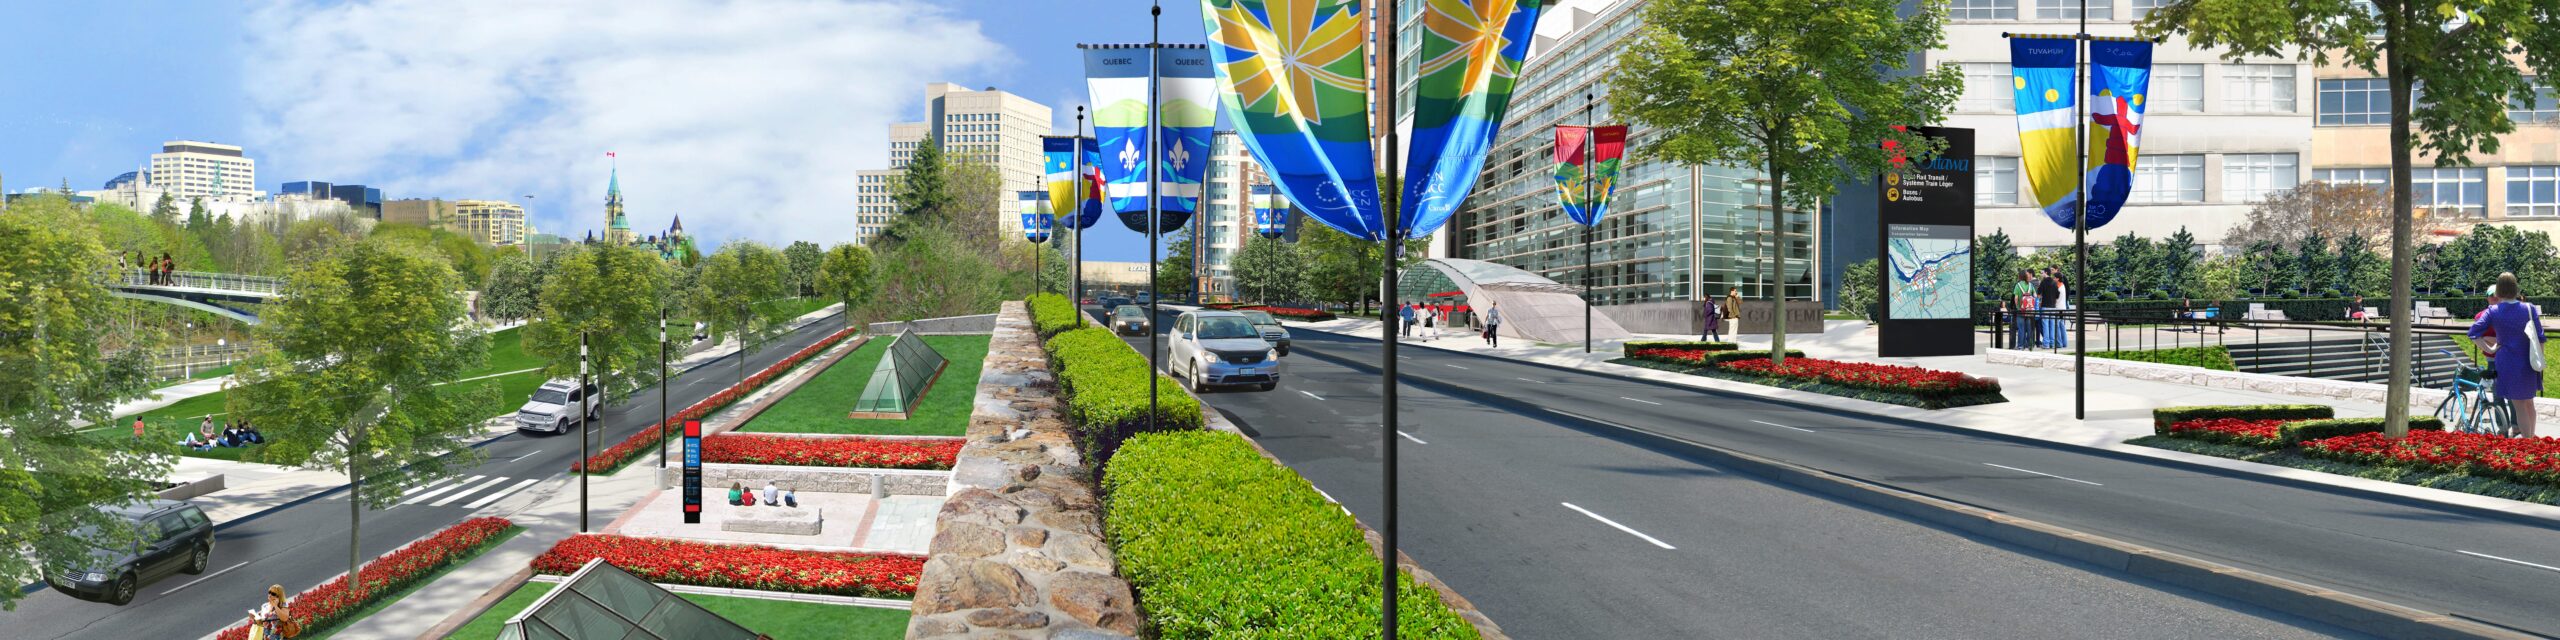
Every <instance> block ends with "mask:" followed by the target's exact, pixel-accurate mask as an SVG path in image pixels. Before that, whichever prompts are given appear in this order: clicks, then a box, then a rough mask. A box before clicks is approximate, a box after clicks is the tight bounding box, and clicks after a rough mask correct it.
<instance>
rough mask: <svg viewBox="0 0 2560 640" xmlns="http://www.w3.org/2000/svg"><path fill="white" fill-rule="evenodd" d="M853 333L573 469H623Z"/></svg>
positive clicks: (834, 337) (821, 343)
mask: <svg viewBox="0 0 2560 640" xmlns="http://www.w3.org/2000/svg"><path fill="white" fill-rule="evenodd" d="M852 335H853V329H842V330H838V331H836V332H835V333H831V334H828V335H827V337H825V338H821V339H819V340H818V342H817V343H815V344H811V345H809V346H808V347H806V348H803V349H801V350H799V351H794V352H792V353H791V355H790V356H789V357H785V358H783V359H782V360H781V361H778V362H775V363H773V366H769V367H765V368H764V370H762V371H758V372H756V373H755V375H751V376H747V379H746V381H745V382H740V383H738V384H734V385H730V386H729V387H728V388H726V389H721V390H720V392H719V393H714V394H711V397H708V398H703V399H702V401H701V402H696V403H693V404H692V405H690V406H687V407H685V408H684V410H682V411H677V412H673V413H670V414H668V416H667V419H666V421H665V422H660V423H658V424H655V425H651V426H649V427H648V428H644V429H641V430H640V432H639V433H634V434H631V437H629V438H624V439H623V440H622V442H619V443H616V444H614V445H613V446H610V447H605V449H604V451H601V452H597V453H596V454H595V455H592V456H588V457H587V459H585V460H580V461H577V462H572V463H569V472H570V473H587V470H588V469H601V470H602V471H600V472H599V473H612V472H613V470H614V469H619V468H621V467H622V465H625V464H629V463H630V462H631V461H632V460H636V459H639V457H640V454H643V453H648V452H650V451H655V450H657V447H658V443H659V442H660V439H661V437H663V438H665V439H667V440H674V439H676V438H681V437H683V436H684V421H686V420H700V419H702V418H704V417H706V416H709V415H711V414H712V412H715V411H719V410H720V409H721V408H723V407H727V406H729V404H730V403H734V402H737V401H739V400H743V399H745V398H746V397H747V395H748V394H752V393H755V391H756V390H757V389H761V388H764V385H765V384H767V383H770V382H773V381H774V379H776V378H780V377H782V374H783V373H785V372H788V371H790V370H791V368H792V367H796V366H800V363H802V362H805V361H807V360H808V359H809V358H811V357H814V356H816V355H818V354H819V353H821V352H824V351H826V350H827V348H828V347H833V346H835V345H836V343H838V342H842V341H844V339H845V338H847V337H850V336H852ZM662 431H663V432H664V433H665V435H664V436H660V435H659V434H660V432H662Z"/></svg>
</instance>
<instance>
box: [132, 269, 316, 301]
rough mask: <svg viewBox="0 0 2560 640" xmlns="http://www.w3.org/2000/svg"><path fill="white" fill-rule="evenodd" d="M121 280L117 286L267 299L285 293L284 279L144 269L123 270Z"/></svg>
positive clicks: (208, 272)
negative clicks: (195, 291)
mask: <svg viewBox="0 0 2560 640" xmlns="http://www.w3.org/2000/svg"><path fill="white" fill-rule="evenodd" d="M120 277H121V280H119V281H118V284H119V285H120V286H122V287H125V288H149V289H198V290H205V291H219V292H224V293H241V294H255V295H267V296H272V295H277V294H280V293H283V292H284V279H283V278H272V277H267V276H244V275H239V274H234V273H215V272H210V271H172V272H168V273H159V272H156V271H148V270H143V269H125V270H124V271H123V272H122V273H121V274H120Z"/></svg>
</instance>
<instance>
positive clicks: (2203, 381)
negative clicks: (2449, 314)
mask: <svg viewBox="0 0 2560 640" xmlns="http://www.w3.org/2000/svg"><path fill="white" fill-rule="evenodd" d="M1984 358H1985V360H1987V361H1989V362H1990V363H1992V364H2009V365H2018V366H2024V367H2037V368H2042V369H2058V370H2062V371H2070V370H2072V366H2071V365H2072V360H2073V359H2074V356H2073V355H2072V354H2057V353H2039V352H2034V351H2018V350H2014V349H1990V350H1987V351H1986V352H1985V353H1984ZM2089 374H2090V375H2099V376H2116V377H2120V378H2131V379H2135V380H2150V381H2154V382H2168V383H2175V384H2184V385H2192V386H2198V387H2205V388H2210V389H2228V390H2232V391H2255V392H2259V393H2273V394H2281V395H2288V396H2296V397H2300V398H2302V399H2305V400H2321V399H2328V400H2352V401H2357V402H2371V403H2374V404H2382V403H2383V401H2384V400H2383V399H2384V398H2385V397H2387V396H2386V394H2387V393H2389V387H2388V386H2386V385H2380V384H2374V383H2370V382H2347V381H2344V380H2323V379H2319V378H2297V377H2293V376H2277V375H2268V374H2263V373H2243V372H2238V371H2215V370H2212V369H2206V368H2203V367H2190V366H2185V365H2174V364H2158V363H2151V362H2134V361H2131V360H2117V359H2113V358H2090V359H2089ZM2444 396H2445V393H2444V390H2443V389H2431V388H2426V387H2420V386H2414V385H2413V386H2411V387H2410V388H2409V407H2410V415H2425V414H2426V413H2427V412H2428V411H2430V410H2432V409H2433V408H2434V407H2435V406H2436V403H2439V402H2443V401H2444ZM2534 412H2535V413H2538V414H2541V415H2542V416H2543V417H2546V418H2552V419H2555V420H2560V402H2536V403H2534Z"/></svg>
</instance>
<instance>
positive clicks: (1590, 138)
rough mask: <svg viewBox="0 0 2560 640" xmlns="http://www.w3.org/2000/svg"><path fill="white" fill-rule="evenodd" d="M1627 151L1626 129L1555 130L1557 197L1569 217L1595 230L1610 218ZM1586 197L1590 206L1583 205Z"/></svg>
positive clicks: (1616, 127) (1616, 126)
mask: <svg viewBox="0 0 2560 640" xmlns="http://www.w3.org/2000/svg"><path fill="white" fill-rule="evenodd" d="M1626 147H1627V127H1626V125H1604V126H1598V127H1580V126H1565V125H1558V126H1557V127H1556V196H1557V198H1558V199H1559V200H1561V201H1562V202H1563V203H1564V214H1565V216H1566V217H1569V218H1572V219H1573V221H1574V222H1575V223H1577V224H1581V225H1583V226H1593V225H1598V224H1600V218H1601V217H1602V216H1606V215H1608V214H1609V195H1610V194H1612V193H1614V192H1616V191H1617V189H1618V165H1619V159H1620V157H1621V156H1623V155H1625V153H1626ZM1585 163H1588V165H1586V164H1585ZM1586 195H1588V196H1589V197H1590V199H1591V201H1590V202H1583V201H1582V200H1583V198H1584V197H1585V196H1586Z"/></svg>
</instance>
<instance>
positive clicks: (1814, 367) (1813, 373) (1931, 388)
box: [1639, 349, 2000, 396]
mask: <svg viewBox="0 0 2560 640" xmlns="http://www.w3.org/2000/svg"><path fill="white" fill-rule="evenodd" d="M1639 351H1640V352H1652V351H1656V350H1653V349H1644V350H1639ZM1662 351H1687V350H1685V349H1681V350H1671V349H1665V350H1662ZM1700 353H1702V354H1703V353H1704V352H1700ZM1701 357H1703V356H1701ZM1716 366H1717V367H1718V368H1722V369H1724V370H1727V371H1734V372H1739V373H1747V374H1752V375H1757V376H1766V377H1771V378H1792V379H1797V380H1811V381H1815V382H1827V383H1831V384H1836V385H1840V386H1844V387H1854V388H1859V389H1874V390H1878V391H1893V392H1900V393H1912V394H1918V395H1924V396H1953V395H1969V394H1977V393H1998V392H1999V391H2000V385H1999V383H1996V382H1992V381H1989V380H1984V379H1981V378H1976V377H1973V376H1969V375H1965V374H1963V373H1959V372H1955V371H1939V370H1936V369H1922V368H1920V367H1906V366H1902V365H1891V364H1874V363H1868V362H1841V361H1836V360H1818V359H1814V358H1803V357H1795V358H1788V359H1787V363H1786V364H1784V365H1780V364H1775V363H1771V362H1770V361H1769V359H1767V358H1755V359H1750V360H1732V361H1727V362H1724V363H1721V364H1718V365H1716Z"/></svg>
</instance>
